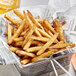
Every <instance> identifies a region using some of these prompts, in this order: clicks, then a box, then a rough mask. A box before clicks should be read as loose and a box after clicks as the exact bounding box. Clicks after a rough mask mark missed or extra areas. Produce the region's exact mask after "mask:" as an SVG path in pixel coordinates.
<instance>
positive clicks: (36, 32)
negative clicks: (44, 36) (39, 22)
mask: <svg viewBox="0 0 76 76" xmlns="http://www.w3.org/2000/svg"><path fill="white" fill-rule="evenodd" d="M35 34H36V35H37V36H39V37H41V34H40V33H39V31H38V30H37V28H35Z"/></svg>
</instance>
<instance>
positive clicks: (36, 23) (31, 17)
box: [27, 10, 44, 30]
mask: <svg viewBox="0 0 76 76" xmlns="http://www.w3.org/2000/svg"><path fill="white" fill-rule="evenodd" d="M27 12H28V13H29V14H30V15H28V16H29V18H30V19H31V20H32V22H33V23H34V24H35V25H37V26H39V27H40V28H41V29H43V30H44V28H43V27H42V25H41V24H40V23H38V22H37V21H36V20H35V19H34V18H33V16H31V12H30V11H29V10H28V11H27Z"/></svg>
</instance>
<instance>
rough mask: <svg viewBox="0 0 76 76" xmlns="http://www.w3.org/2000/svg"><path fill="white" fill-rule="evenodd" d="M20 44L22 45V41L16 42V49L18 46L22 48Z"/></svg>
mask: <svg viewBox="0 0 76 76" xmlns="http://www.w3.org/2000/svg"><path fill="white" fill-rule="evenodd" d="M22 44H23V41H18V42H15V44H14V45H15V46H17V47H19V46H22Z"/></svg>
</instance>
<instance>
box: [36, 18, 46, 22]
mask: <svg viewBox="0 0 76 76" xmlns="http://www.w3.org/2000/svg"><path fill="white" fill-rule="evenodd" d="M44 20H45V19H36V21H37V22H39V23H43V21H44Z"/></svg>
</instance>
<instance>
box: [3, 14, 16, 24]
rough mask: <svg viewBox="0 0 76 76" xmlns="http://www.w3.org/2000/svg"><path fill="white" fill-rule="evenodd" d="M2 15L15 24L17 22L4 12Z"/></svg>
mask: <svg viewBox="0 0 76 76" xmlns="http://www.w3.org/2000/svg"><path fill="white" fill-rule="evenodd" d="M4 17H5V18H6V19H7V20H8V21H10V22H11V23H13V24H15V25H17V22H16V21H15V20H14V19H12V18H11V17H10V16H8V15H7V14H5V16H4Z"/></svg>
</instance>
